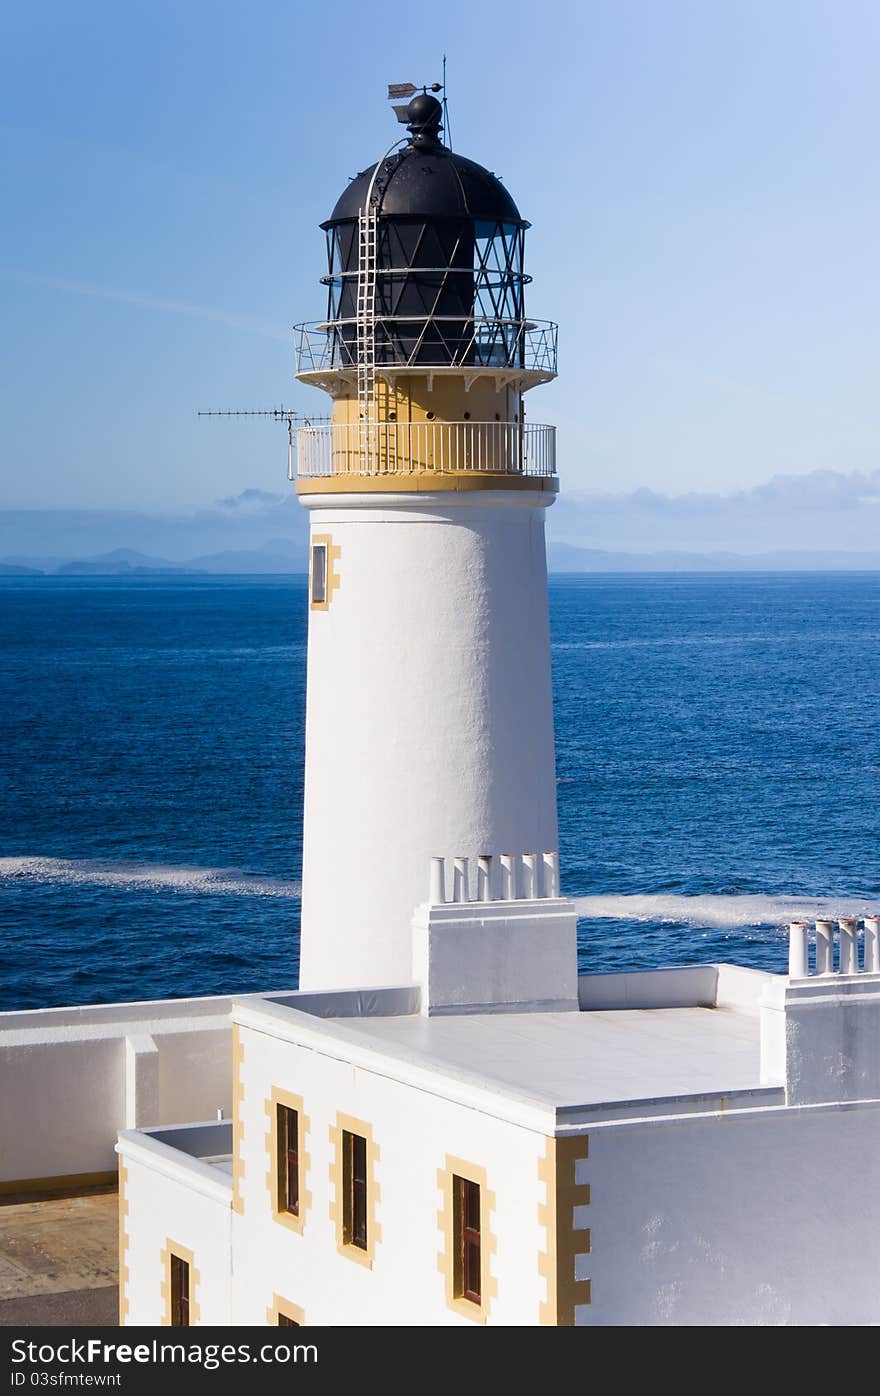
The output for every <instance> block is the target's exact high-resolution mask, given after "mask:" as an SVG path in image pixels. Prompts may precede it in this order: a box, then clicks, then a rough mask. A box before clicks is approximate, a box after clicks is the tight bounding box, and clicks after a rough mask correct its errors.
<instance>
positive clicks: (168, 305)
mask: <svg viewBox="0 0 880 1396" xmlns="http://www.w3.org/2000/svg"><path fill="white" fill-rule="evenodd" d="M0 276H2V277H4V278H5V279H6V280H7V281H17V282H20V283H21V284H22V285H25V286H40V287H43V288H45V289H49V290H53V291H65V292H69V293H70V294H72V295H75V296H91V297H92V298H93V299H95V300H102V301H115V302H117V303H119V304H122V305H138V306H141V307H142V308H143V309H144V310H159V311H163V312H165V313H166V314H170V315H188V316H190V317H191V318H193V319H197V320H211V321H213V322H214V323H215V324H219V325H227V326H228V327H229V328H230V329H233V330H244V331H245V332H246V333H248V334H259V335H263V336H264V337H265V338H267V339H284V340H287V339H289V337H290V331H289V330H286V329H284V328H282V327H281V326H280V325H269V324H266V322H265V321H263V320H258V319H256V317H255V316H252V315H239V314H237V313H236V312H234V311H228V310H217V309H215V308H214V307H213V306H209V305H193V304H192V303H191V302H189V301H178V300H172V299H170V298H169V297H167V296H150V295H145V294H143V293H142V292H140V291H126V290H120V289H119V288H118V287H115V286H98V285H95V283H94V282H91V281H69V280H67V279H66V278H64V277H59V276H43V275H42V274H37V273H33V272H25V271H16V270H13V269H12V268H6V267H0Z"/></svg>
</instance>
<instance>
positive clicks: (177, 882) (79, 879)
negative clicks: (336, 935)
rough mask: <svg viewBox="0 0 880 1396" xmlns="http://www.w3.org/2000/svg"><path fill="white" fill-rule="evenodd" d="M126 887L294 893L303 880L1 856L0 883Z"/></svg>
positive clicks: (235, 894)
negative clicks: (295, 880)
mask: <svg viewBox="0 0 880 1396" xmlns="http://www.w3.org/2000/svg"><path fill="white" fill-rule="evenodd" d="M4 882H6V883H20V882H28V883H42V884H43V885H46V884H51V885H55V886H59V887H77V886H79V887H120V888H125V889H127V890H130V891H137V890H142V891H145V892H188V893H191V894H192V893H196V894H200V895H202V896H211V897H216V896H232V897H289V898H291V899H293V900H298V899H299V895H300V886H299V883H298V882H286V881H285V880H284V879H283V878H270V877H258V876H256V875H253V874H250V873H243V872H239V871H236V870H235V869H233V868H186V867H173V866H167V865H165V864H161V863H120V862H112V861H109V860H105V859H97V858H95V859H92V858H0V884H2V883H4Z"/></svg>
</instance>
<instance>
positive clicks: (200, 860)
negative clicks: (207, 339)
mask: <svg viewBox="0 0 880 1396" xmlns="http://www.w3.org/2000/svg"><path fill="white" fill-rule="evenodd" d="M305 601H306V596H305V579H301V578H296V577H283V578H282V577H277V578H275V577H273V578H251V577H243V578H219V577H217V578H215V577H180V578H177V577H175V578H170V579H165V578H162V577H143V578H135V579H127V578H36V579H30V578H22V579H17V578H4V579H2V580H0V655H2V669H0V714H2V718H0V721H2V742H0V1008H29V1007H36V1006H42V1005H50V1004H74V1003H100V1002H108V1001H112V1000H116V999H135V998H161V997H171V996H180V995H189V994H211V993H227V992H233V991H247V990H260V989H267V988H273V989H274V988H280V987H294V986H295V985H296V982H297V968H298V966H297V959H298V956H297V938H298V931H299V883H298V878H299V874H300V861H301V843H300V821H301V817H302V765H303V713H304V697H305V657H306V643H305V642H306V617H307V612H306V604H305ZM551 622H552V633H553V679H554V691H555V707H556V744H557V773H558V782H559V814H560V857H561V866H562V883H563V891H564V892H566V893H567V894H569V895H571V896H573V897H576V898H577V899H578V906H579V912H580V915H581V921H580V956H581V967H582V969H583V970H600V969H613V968H621V969H622V968H634V967H645V966H651V965H657V964H684V963H694V962H697V961H707V960H714V959H722V958H723V959H725V960H730V961H734V962H736V963H738V964H742V965H752V966H757V967H760V968H764V969H769V970H775V971H782V970H783V969H784V967H785V962H786V939H785V934H784V924H785V921H786V919H787V918H788V917H789V915H791V914H792V913H793V912H795V911H799V910H802V911H804V912H806V913H810V912H812V913H814V914H815V912H817V911H818V910H820V909H825V908H828V909H830V910H833V911H835V912H840V911H852V912H853V913H855V912H857V911H861V910H863V909H865V908H869V907H876V906H877V905H878V904H880V878H878V866H877V851H878V837H877V836H878V822H880V685H878V684H877V683H875V681H874V678H873V674H874V672H875V670H874V662H875V657H876V655H877V653H878V645H880V576H874V575H869V574H863V575H822V576H819V575H772V576H771V575H747V576H742V575H737V576H732V575H726V576H721V575H719V576H715V575H712V576H708V575H663V576H660V575H650V576H648V575H645V576H625V577H623V576H565V577H556V578H554V579H552V581H551Z"/></svg>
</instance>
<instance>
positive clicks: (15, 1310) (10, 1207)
mask: <svg viewBox="0 0 880 1396" xmlns="http://www.w3.org/2000/svg"><path fill="white" fill-rule="evenodd" d="M117 1276H118V1252H117V1197H116V1191H115V1189H114V1190H113V1191H108V1190H106V1189H105V1190H103V1191H92V1192H88V1193H80V1194H77V1195H76V1196H73V1197H51V1198H43V1199H39V1200H31V1199H19V1200H17V1201H15V1202H10V1203H7V1204H5V1205H4V1206H0V1325H2V1326H5V1327H10V1326H16V1327H29V1326H32V1325H33V1326H37V1325H46V1326H55V1325H70V1324H77V1325H107V1324H114V1325H115V1324H116V1322H117V1303H116V1284H117Z"/></svg>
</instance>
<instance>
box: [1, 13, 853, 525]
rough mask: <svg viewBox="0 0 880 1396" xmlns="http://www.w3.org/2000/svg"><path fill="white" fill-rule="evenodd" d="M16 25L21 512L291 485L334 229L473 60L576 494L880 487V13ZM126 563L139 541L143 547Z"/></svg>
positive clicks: (4, 168)
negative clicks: (552, 350) (358, 188)
mask: <svg viewBox="0 0 880 1396" xmlns="http://www.w3.org/2000/svg"><path fill="white" fill-rule="evenodd" d="M382 16H383V19H382V22H381V23H377V21H376V9H375V7H374V6H369V5H365V4H363V3H354V0H337V3H336V4H334V5H333V6H332V7H331V6H325V5H318V4H315V3H309V4H305V3H289V2H286V0H249V3H248V4H247V5H244V4H242V3H240V0H236V3H230V2H229V0H210V3H208V2H207V0H174V3H168V0H149V3H144V0H128V3H126V4H125V5H120V4H119V3H118V0H113V3H109V0H75V3H74V0H69V3H68V2H67V0H65V2H64V3H62V0H54V3H45V2H44V0H27V2H26V3H22V2H21V0H4V4H3V6H2V8H0V52H2V53H3V55H4V58H5V62H4V64H3V82H2V85H0V89H2V90H0V178H2V187H3V191H4V201H3V202H4V212H3V218H2V220H0V314H2V324H3V327H4V334H3V337H2V343H0V354H2V371H0V412H2V422H3V430H2V437H0V507H2V508H6V509H16V510H18V509H48V508H54V509H79V510H89V509H92V510H94V509H107V510H131V511H171V512H174V511H186V510H195V509H199V508H202V507H205V506H207V505H210V504H211V502H212V501H214V500H217V499H222V498H227V497H235V496H237V495H238V494H239V493H240V492H241V491H244V490H247V489H259V490H266V491H270V492H283V490H284V488H285V472H286V437H285V433H284V430H283V428H282V427H279V426H277V425H275V424H274V423H271V422H263V421H261V420H259V419H257V420H255V421H247V420H245V421H235V420H229V421H226V420H222V419H220V420H212V419H207V420H205V419H200V418H199V417H198V416H197V415H196V413H197V410H198V409H199V408H211V407H214V408H237V407H241V408H264V407H265V408H268V407H272V406H274V405H276V404H279V403H282V402H283V403H285V404H288V405H292V406H294V407H298V408H300V409H301V410H305V411H308V410H312V411H321V408H322V400H321V395H320V394H318V393H317V392H316V390H315V389H310V388H307V387H304V386H302V385H300V384H297V383H296V382H295V381H294V379H293V376H292V375H293V356H292V345H291V339H290V333H289V331H290V326H291V325H292V324H293V323H294V322H295V321H298V320H309V319H317V318H319V317H320V315H321V314H322V311H323V290H322V288H321V286H320V284H319V277H320V275H321V273H322V271H323V258H324V248H323V235H322V234H321V233H320V232H319V230H318V226H317V225H318V224H319V222H320V221H321V219H322V218H325V217H326V216H327V215H328V214H329V212H330V210H331V208H332V206H333V204H334V202H335V200H336V198H337V196H338V194H339V193H340V192H341V191H342V189H343V188H344V186H345V184H346V181H347V179H348V178H349V177H350V176H352V175H354V174H355V173H356V172H357V171H359V170H360V169H363V168H364V167H365V166H366V165H368V164H370V163H372V161H374V160H375V159H376V158H377V157H378V156H379V155H380V154H381V153H382V151H383V150H384V149H385V148H386V147H387V145H388V144H390V142H391V141H392V140H394V139H395V137H396V136H397V135H398V134H399V132H400V128H398V127H397V125H396V122H395V120H394V118H393V115H392V113H391V111H390V108H389V106H388V103H387V102H386V100H385V85H386V83H388V82H399V81H413V82H417V83H425V82H432V81H434V80H435V79H437V78H439V76H440V64H441V56H442V54H443V53H444V51H445V52H446V54H447V56H448V91H449V103H450V116H451V122H450V124H451V135H452V139H453V144H454V145H455V147H456V149H458V150H460V151H461V152H462V153H464V154H467V155H469V156H470V157H471V158H473V159H476V160H478V161H479V162H481V163H483V164H486V165H488V166H489V167H490V168H491V169H493V170H494V171H496V172H497V173H498V174H499V175H500V176H501V177H502V178H503V180H504V182H505V184H506V185H507V187H508V188H509V189H510V190H511V192H512V193H513V195H514V197H515V199H516V201H517V203H518V205H519V207H520V210H521V212H522V213H523V215H524V216H525V217H526V218H528V219H529V220H530V221H531V222H532V225H533V227H532V230H531V232H530V233H529V235H528V241H527V261H528V269H529V271H530V272H531V274H532V276H533V277H534V284H533V285H532V286H531V288H530V295H529V309H530V312H531V314H532V315H534V316H536V317H538V318H542V319H552V320H558V321H559V323H560V376H559V378H558V380H557V381H556V382H555V383H554V384H552V385H550V386H548V387H543V388H538V389H536V390H534V392H533V394H532V396H531V399H530V403H529V412H530V417H531V419H532V420H533V421H548V422H555V423H556V424H557V426H558V463H559V471H560V477H561V480H562V484H563V488H564V489H565V490H567V491H569V492H571V493H573V494H578V493H586V494H601V495H603V496H608V495H616V494H621V495H626V494H630V493H632V492H634V491H640V490H649V491H652V492H656V493H658V494H660V495H664V496H665V495H685V494H688V493H689V492H693V491H696V492H699V493H701V494H711V495H718V494H721V495H727V494H730V493H733V492H737V491H743V490H745V491H749V490H752V489H753V488H754V487H756V486H760V485H762V483H763V482H766V481H768V480H770V479H771V478H772V477H775V476H790V477H802V476H807V477H809V476H810V474H811V472H815V471H823V472H834V473H835V474H836V475H840V476H842V477H849V476H851V475H852V473H853V472H861V473H862V477H863V478H866V479H867V478H873V477H872V474H871V473H872V472H874V471H876V470H877V469H878V467H880V453H878V449H877V441H878V410H880V409H878V396H880V395H878V392H877V378H878V372H877V370H878V351H877V325H878V311H880V278H878V275H877V246H878V238H877V233H878V227H877V224H878V217H877V215H878V203H880V197H878V178H877V155H876V144H877V132H878V120H877V118H878V104H880V99H878V90H880V85H878V83H877V76H876V72H877V53H878V51H880V6H878V5H877V4H876V0H663V3H659V0H577V3H574V2H572V0H545V2H544V3H542V4H540V5H535V4H524V3H520V0H507V3H501V2H500V0H481V2H480V3H479V4H477V5H475V4H473V2H472V0H468V3H465V0H449V3H446V4H442V5H441V4H436V3H435V4H432V5H431V6H430V7H427V6H425V7H423V8H422V11H421V12H420V11H419V9H418V7H416V8H413V7H404V8H403V9H401V8H400V7H393V6H392V7H383V8H382ZM120 541H125V540H120Z"/></svg>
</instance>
